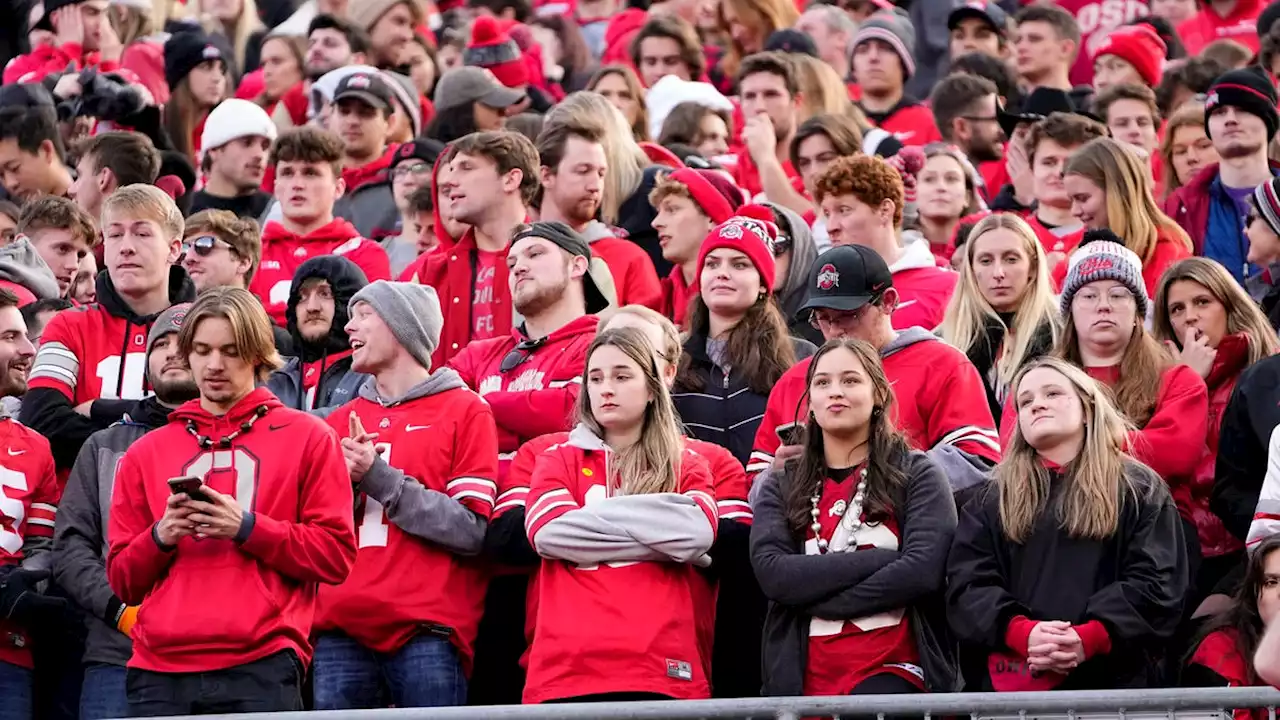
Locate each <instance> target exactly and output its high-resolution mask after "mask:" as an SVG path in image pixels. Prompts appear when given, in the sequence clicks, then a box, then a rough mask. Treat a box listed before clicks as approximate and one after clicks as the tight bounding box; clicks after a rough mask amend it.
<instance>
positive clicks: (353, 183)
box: [329, 72, 400, 239]
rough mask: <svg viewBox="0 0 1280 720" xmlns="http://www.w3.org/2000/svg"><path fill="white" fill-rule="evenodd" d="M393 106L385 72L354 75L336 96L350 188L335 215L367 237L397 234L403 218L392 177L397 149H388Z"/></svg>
mask: <svg viewBox="0 0 1280 720" xmlns="http://www.w3.org/2000/svg"><path fill="white" fill-rule="evenodd" d="M394 102H395V94H394V93H393V91H392V90H391V85H390V84H389V81H388V80H387V79H386V78H385V77H384V76H383V74H382V73H373V72H356V73H352V74H350V75H348V76H346V77H345V78H343V79H342V81H341V82H339V83H338V88H337V89H336V90H334V93H333V107H334V110H333V114H332V115H331V116H329V126H330V129H331V130H332V131H333V132H334V133H335V134H337V135H338V137H340V138H342V147H343V156H342V181H343V183H344V184H345V185H346V190H345V191H344V192H343V194H342V197H341V199H340V200H338V202H337V206H336V207H335V212H336V213H337V214H338V215H339V216H340V217H344V218H348V219H349V220H350V221H351V224H352V225H354V226H355V228H356V231H357V232H359V233H360V234H361V235H363V236H364V237H367V238H374V239H377V238H381V237H384V236H386V235H391V234H394V232H395V228H396V223H397V221H398V220H399V219H400V214H399V213H398V212H397V211H396V203H395V199H394V198H393V197H392V195H391V177H390V174H389V172H388V168H389V167H390V165H391V161H392V158H393V156H394V155H395V147H392V146H388V145H387V138H388V137H389V135H390V133H391V112H392V107H393V103H394Z"/></svg>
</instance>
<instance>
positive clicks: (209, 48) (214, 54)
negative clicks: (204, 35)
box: [200, 45, 222, 60]
mask: <svg viewBox="0 0 1280 720" xmlns="http://www.w3.org/2000/svg"><path fill="white" fill-rule="evenodd" d="M200 55H201V57H203V58H204V59H205V60H217V59H219V58H221V57H222V51H221V50H219V49H218V48H217V47H215V46H213V45H205V46H204V50H202V51H200Z"/></svg>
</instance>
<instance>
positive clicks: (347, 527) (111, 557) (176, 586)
mask: <svg viewBox="0 0 1280 720" xmlns="http://www.w3.org/2000/svg"><path fill="white" fill-rule="evenodd" d="M178 346H179V348H180V350H181V352H182V355H183V356H184V357H186V358H187V362H188V364H189V365H190V366H191V372H192V375H193V377H194V379H195V382H196V386H197V387H198V388H199V389H200V397H199V399H197V400H191V401H189V402H187V403H186V404H184V405H182V406H181V407H179V408H178V409H177V410H175V411H174V413H173V414H172V416H171V419H170V422H169V424H168V425H165V426H164V427H162V428H158V429H156V430H153V431H152V432H150V433H148V434H146V435H144V436H143V437H142V438H141V439H139V440H138V441H137V442H136V443H134V444H133V446H132V447H130V448H129V452H127V453H125V455H124V457H123V458H121V460H120V462H119V465H118V468H117V470H116V482H115V489H114V493H113V498H112V503H111V515H110V520H109V523H108V534H107V537H108V538H109V539H110V543H109V548H108V552H107V582H108V583H109V584H110V585H111V589H112V590H113V591H115V593H116V595H117V596H118V597H119V598H120V600H121V601H122V602H124V603H125V604H127V605H138V604H140V603H142V602H143V600H144V598H145V600H146V605H147V608H148V609H147V611H146V612H143V613H140V614H139V616H138V622H137V625H136V626H135V627H134V632H133V635H132V637H133V656H132V657H131V658H130V659H129V666H128V667H129V670H128V700H129V710H130V713H131V714H132V715H133V716H135V717H142V716H151V715H200V714H207V713H214V712H233V713H237V712H279V711H289V710H301V709H302V696H301V693H300V690H301V685H302V672H303V671H302V668H303V667H305V666H306V665H307V663H308V661H309V660H310V656H311V642H310V639H309V638H310V636H311V632H312V625H313V621H314V615H315V607H316V594H317V590H318V586H319V585H320V584H321V583H325V584H336V583H339V582H342V581H343V580H344V579H346V577H347V574H348V573H350V572H351V566H352V564H353V563H354V561H355V556H356V538H355V532H354V528H353V520H352V516H351V508H352V500H353V498H352V492H351V478H350V476H349V474H348V472H347V468H346V464H345V462H344V461H343V454H342V450H341V449H340V447H339V445H338V438H337V436H336V435H335V434H334V432H333V430H332V429H330V428H329V427H328V426H326V425H325V424H324V421H322V420H320V419H318V418H315V417H312V416H310V415H308V414H306V413H304V412H301V411H298V410H291V409H289V408H286V407H284V406H283V405H281V403H280V401H279V400H277V399H276V397H275V396H274V395H272V394H271V391H270V390H267V389H266V388H265V387H256V386H257V385H258V384H259V383H261V382H263V381H265V380H266V377H267V374H268V373H270V372H271V371H272V370H274V369H275V368H277V367H279V366H280V356H279V355H277V354H276V350H275V343H274V342H273V340H272V336H271V323H270V321H269V320H268V319H267V316H266V314H265V313H263V311H262V308H261V306H260V305H259V304H258V302H257V301H256V300H255V299H254V297H253V296H252V295H250V294H249V293H248V291H246V290H241V289H240V288H217V289H214V290H209V291H207V292H206V293H204V294H203V295H201V296H200V299H199V300H197V301H196V302H195V304H194V305H192V307H191V309H190V310H189V311H188V313H187V317H186V320H185V322H184V323H183V326H182V330H181V331H180V332H179V335H178ZM171 481H172V482H171Z"/></svg>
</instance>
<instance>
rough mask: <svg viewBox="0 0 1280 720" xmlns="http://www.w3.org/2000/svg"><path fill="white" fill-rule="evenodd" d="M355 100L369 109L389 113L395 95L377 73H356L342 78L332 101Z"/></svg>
mask: <svg viewBox="0 0 1280 720" xmlns="http://www.w3.org/2000/svg"><path fill="white" fill-rule="evenodd" d="M347 98H355V99H357V100H360V101H362V102H364V103H366V104H367V105H369V106H370V107H373V108H376V109H378V110H384V111H386V112H391V108H392V103H393V102H394V101H395V94H394V92H392V90H391V86H390V85H388V84H387V81H386V80H383V79H382V77H381V76H380V75H379V74H378V73H370V72H357V73H351V74H350V75H348V76H346V77H344V78H342V81H341V82H339V83H338V88H337V89H336V90H334V91H333V101H334V102H335V103H336V102H338V101H339V100H346V99H347Z"/></svg>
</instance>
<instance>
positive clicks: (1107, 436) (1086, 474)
mask: <svg viewBox="0 0 1280 720" xmlns="http://www.w3.org/2000/svg"><path fill="white" fill-rule="evenodd" d="M1039 368H1045V369H1048V370H1053V371H1054V372H1056V373H1058V374H1060V375H1062V376H1063V377H1064V378H1066V379H1067V381H1068V382H1070V383H1071V385H1072V386H1074V388H1075V391H1076V394H1077V395H1078V396H1079V398H1080V403H1081V405H1082V406H1083V413H1082V414H1083V420H1084V443H1083V445H1081V447H1080V454H1079V455H1077V456H1076V457H1075V459H1074V460H1072V461H1071V462H1070V463H1068V464H1067V466H1066V467H1065V468H1063V470H1064V472H1065V473H1066V475H1067V477H1068V485H1067V489H1066V490H1065V492H1064V494H1063V495H1062V497H1061V499H1060V501H1059V503H1058V506H1057V508H1056V512H1057V514H1058V525H1059V527H1061V528H1062V529H1064V530H1066V531H1067V534H1068V535H1070V536H1071V537H1073V538H1080V539H1089V540H1102V539H1105V538H1107V537H1110V536H1111V535H1113V534H1114V533H1115V532H1116V529H1117V527H1118V526H1119V524H1120V510H1121V506H1122V504H1123V503H1124V500H1125V496H1130V497H1135V498H1136V497H1137V495H1138V493H1137V488H1135V487H1134V486H1133V484H1132V480H1131V479H1130V478H1129V477H1128V476H1127V475H1126V473H1125V471H1124V464H1125V460H1126V457H1125V454H1124V442H1125V436H1126V432H1127V431H1128V429H1129V426H1128V424H1127V423H1126V422H1125V419H1124V416H1122V415H1121V414H1120V411H1119V410H1117V409H1116V407H1115V406H1114V405H1112V404H1111V399H1110V397H1109V396H1108V394H1107V391H1106V390H1105V389H1104V388H1103V387H1102V386H1101V385H1099V384H1098V383H1097V382H1095V381H1094V380H1093V379H1092V378H1090V377H1089V376H1088V375H1086V374H1085V372H1084V371H1083V370H1081V369H1079V368H1077V367H1075V366H1074V365H1071V364H1070V363H1068V362H1066V361H1065V360H1061V359H1059V358H1052V357H1042V358H1037V359H1035V360H1032V361H1031V362H1029V363H1027V365H1026V367H1024V368H1023V369H1022V370H1021V371H1020V372H1019V373H1018V376H1017V377H1016V378H1015V379H1014V384H1013V386H1012V389H1011V396H1012V397H1011V401H1012V402H1015V403H1016V402H1017V394H1018V393H1017V390H1018V386H1019V385H1021V384H1022V379H1023V378H1024V377H1026V376H1027V373H1029V372H1031V371H1032V370H1036V369H1039ZM994 481H995V485H996V488H997V490H998V491H999V493H1000V526H1001V529H1002V530H1003V531H1004V535H1005V537H1007V538H1009V539H1010V540H1012V541H1013V542H1015V543H1023V542H1025V541H1026V540H1027V538H1028V537H1030V535H1031V533H1032V531H1033V529H1034V528H1035V525H1036V520H1037V518H1039V517H1040V514H1041V513H1042V512H1044V510H1045V509H1046V507H1047V506H1048V504H1049V495H1050V492H1051V488H1050V478H1049V471H1048V470H1047V469H1045V467H1044V464H1043V463H1042V462H1041V461H1040V457H1039V454H1038V453H1037V452H1036V449H1035V448H1033V447H1031V445H1030V444H1029V443H1028V442H1027V439H1026V438H1025V437H1023V435H1022V423H1021V413H1019V421H1018V422H1016V423H1014V426H1013V434H1012V436H1011V437H1010V440H1009V448H1008V449H1007V450H1005V453H1004V459H1003V460H1001V461H1000V463H999V464H998V465H996V467H995V471H994Z"/></svg>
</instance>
